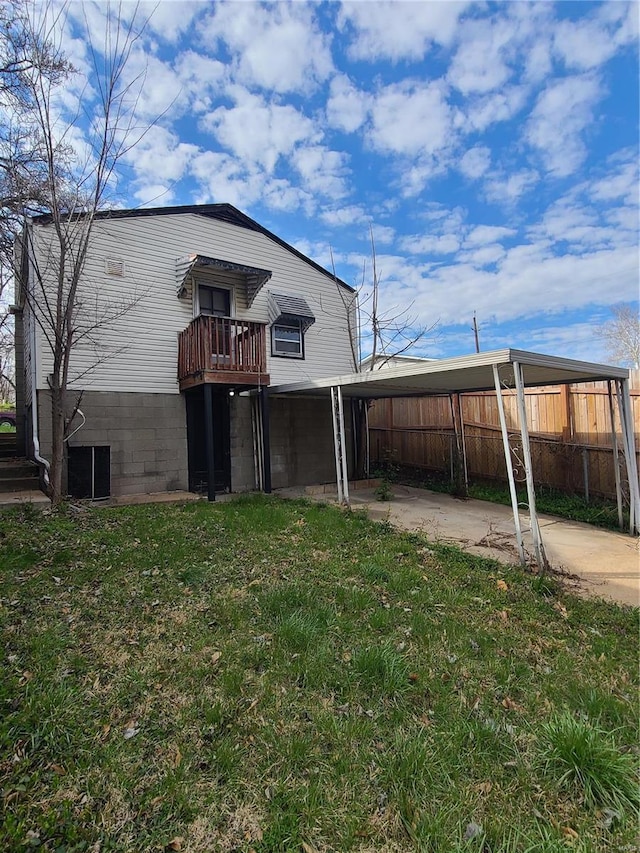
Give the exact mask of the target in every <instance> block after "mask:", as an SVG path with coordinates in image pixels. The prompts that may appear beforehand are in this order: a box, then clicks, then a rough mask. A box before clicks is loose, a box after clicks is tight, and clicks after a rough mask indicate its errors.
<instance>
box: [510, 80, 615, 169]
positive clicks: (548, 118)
mask: <svg viewBox="0 0 640 853" xmlns="http://www.w3.org/2000/svg"><path fill="white" fill-rule="evenodd" d="M601 95H602V88H601V86H600V84H599V83H598V81H597V79H596V78H595V77H590V76H584V75H583V76H578V77H564V78H562V79H559V80H553V81H552V82H550V83H549V85H548V86H547V87H546V88H545V89H544V91H543V92H541V94H540V96H539V97H538V101H537V103H536V105H535V107H534V108H533V110H532V112H531V115H530V116H529V119H528V121H527V126H526V130H525V139H526V141H527V142H528V143H529V145H531V146H532V147H533V148H535V149H537V151H538V153H539V155H540V158H541V160H542V162H543V163H544V165H545V167H546V169H547V171H548V172H550V173H551V174H552V175H555V176H556V177H565V176H566V175H571V174H572V173H573V172H575V170H576V169H577V168H578V167H579V166H580V165H581V164H582V162H583V160H584V158H585V156H586V147H585V144H584V142H583V140H582V137H581V134H582V133H583V131H584V130H585V129H586V128H587V127H588V126H589V125H590V124H591V123H592V121H593V107H594V106H595V104H596V102H597V101H598V99H599V98H600V97H601Z"/></svg>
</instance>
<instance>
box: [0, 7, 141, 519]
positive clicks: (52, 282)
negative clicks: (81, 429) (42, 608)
mask: <svg viewBox="0 0 640 853" xmlns="http://www.w3.org/2000/svg"><path fill="white" fill-rule="evenodd" d="M57 8H58V7H54V6H53V4H44V6H36V5H35V4H34V5H30V6H29V7H28V11H27V14H25V15H24V16H23V17H22V18H21V21H20V26H21V27H22V28H23V30H24V32H23V34H22V36H21V39H22V40H23V41H24V42H25V43H27V44H29V45H32V47H33V53H32V61H31V62H30V63H28V64H25V65H24V66H22V67H21V68H20V72H19V75H20V79H19V86H18V87H17V88H18V89H19V90H20V98H21V100H22V104H23V105H24V106H23V113H22V116H21V120H20V123H21V127H22V128H23V140H24V139H27V140H29V143H30V145H31V146H32V151H33V156H32V157H31V159H30V160H29V161H28V165H27V167H26V176H27V178H29V179H31V181H29V180H27V181H26V183H24V184H21V181H20V170H19V167H18V166H16V165H15V164H12V165H11V166H10V167H9V175H8V179H9V181H10V182H11V183H12V185H16V186H17V187H18V192H17V198H16V199H15V200H14V201H13V202H12V203H11V204H10V205H7V207H8V208H9V209H10V211H11V213H12V215H14V216H18V217H19V218H20V219H21V220H22V222H23V223H24V229H23V233H22V238H21V239H22V242H23V246H24V254H25V256H26V258H27V263H26V269H22V268H21V269H20V274H21V276H22V280H21V287H22V293H23V296H24V299H25V301H26V304H27V306H28V309H29V311H30V314H31V316H32V318H33V320H34V321H35V323H36V324H37V326H38V327H39V329H40V332H41V335H42V338H43V340H44V341H45V342H46V345H47V346H48V349H49V350H50V356H51V366H50V372H49V374H48V384H49V391H50V397H51V421H52V448H51V464H50V471H49V475H48V481H49V482H48V493H49V496H50V498H51V500H52V502H54V503H58V502H59V501H60V500H61V499H62V497H63V468H64V458H65V453H64V451H65V439H66V438H67V435H68V433H69V432H70V424H71V420H72V419H73V417H74V415H75V412H76V410H77V407H78V403H79V401H78V399H77V398H76V400H75V402H72V401H71V400H70V392H69V383H70V381H71V379H72V378H73V379H74V380H75V381H77V380H78V378H79V377H78V375H75V376H74V375H73V374H72V369H71V368H72V355H73V353H74V352H75V351H76V350H77V349H78V348H79V347H87V346H93V347H94V348H95V349H96V361H95V363H97V362H99V361H100V360H101V359H102V358H103V357H105V355H104V354H100V353H99V352H98V347H99V338H100V330H101V329H102V328H104V326H105V325H106V324H108V323H110V322H112V321H114V320H115V319H117V318H118V317H120V316H122V314H123V313H124V312H125V311H126V310H128V309H129V308H130V307H131V305H133V304H135V301H136V300H135V299H134V300H132V301H131V302H130V303H129V304H123V305H117V306H113V305H108V304H105V303H104V302H102V301H101V299H100V294H99V293H98V292H97V291H94V292H91V288H90V287H89V289H87V281H86V277H85V276H84V271H85V265H86V260H87V253H88V250H89V245H90V240H91V236H92V232H93V229H94V224H95V222H96V217H97V214H98V213H99V212H100V211H101V210H102V209H103V208H105V207H107V205H108V202H109V194H110V191H111V190H112V187H113V184H114V182H115V177H116V174H117V168H118V165H119V164H120V163H121V161H122V160H123V158H124V157H125V156H126V155H127V153H128V152H129V151H130V150H131V148H132V147H133V146H134V145H135V144H136V143H137V142H138V141H139V140H140V139H141V138H142V136H144V134H145V133H146V131H147V130H148V128H149V125H147V126H146V127H145V128H143V129H140V128H138V127H137V126H136V107H137V101H138V96H139V93H140V89H141V86H142V84H143V82H144V74H141V75H138V76H136V77H134V78H133V79H127V66H128V65H129V64H130V60H131V58H132V54H133V51H134V48H135V46H136V44H137V42H138V40H139V39H140V37H141V34H142V32H143V31H144V27H145V25H146V21H142V22H140V21H139V20H138V14H137V12H138V10H137V7H135V8H134V9H133V11H131V7H130V6H129V7H128V8H127V12H128V13H129V14H128V17H125V15H124V12H123V9H124V7H123V6H122V5H119V6H117V7H111V6H107V7H106V11H105V18H104V33H103V34H102V35H103V36H104V41H103V43H101V44H100V45H97V44H96V43H95V42H94V41H93V40H92V38H91V32H90V28H89V27H88V22H87V21H86V20H85V26H86V30H87V36H88V56H89V62H90V66H91V68H90V76H91V87H92V88H91V90H90V89H89V83H87V86H86V88H85V89H84V90H83V91H81V92H80V94H79V97H78V99H77V108H76V111H75V112H74V113H73V114H71V115H68V113H66V112H65V108H64V106H63V105H61V103H60V94H61V93H60V86H59V84H60V77H59V75H58V76H56V74H51V73H47V71H46V69H49V68H51V67H52V65H51V57H54V58H55V63H54V64H53V68H59V69H61V73H65V74H71V73H72V70H71V69H70V67H69V66H68V64H66V61H65V58H64V55H63V52H62V50H61V49H60V46H59V45H60V42H59V40H58V38H59V37H58V36H57V33H58V32H59V31H60V28H61V27H62V26H63V25H64V23H65V16H66V14H67V13H68V8H67V7H64V6H63V7H62V9H61V10H59V11H57V12H56V11H55V9H57ZM43 69H44V71H43ZM63 116H64V117H65V120H64V121H63V120H62V117H63ZM78 127H82V128H83V130H84V140H83V146H82V150H78V147H77V146H76V145H74V144H73V143H72V140H73V138H74V137H73V133H74V131H76V130H77V128H78ZM19 150H20V151H23V150H24V146H23V147H21V148H20V149H19ZM35 190H37V192H35ZM34 213H37V214H38V222H37V225H35V226H34V224H33V223H32V222H31V221H30V216H32V215H33V214H34Z"/></svg>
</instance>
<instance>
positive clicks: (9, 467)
mask: <svg viewBox="0 0 640 853" xmlns="http://www.w3.org/2000/svg"><path fill="white" fill-rule="evenodd" d="M38 485H39V477H38V466H37V465H35V464H34V463H33V462H30V461H29V460H28V459H25V458H24V457H16V456H12V457H5V458H3V459H2V458H0V495H2V494H6V493H8V492H25V491H31V490H33V489H37V488H38Z"/></svg>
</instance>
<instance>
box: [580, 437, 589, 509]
mask: <svg viewBox="0 0 640 853" xmlns="http://www.w3.org/2000/svg"><path fill="white" fill-rule="evenodd" d="M582 479H583V481H584V499H585V501H586V502H587V503H589V451H588V450H587V448H586V447H583V448H582Z"/></svg>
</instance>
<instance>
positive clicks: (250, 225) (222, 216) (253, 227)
mask: <svg viewBox="0 0 640 853" xmlns="http://www.w3.org/2000/svg"><path fill="white" fill-rule="evenodd" d="M184 213H187V214H188V213H190V214H195V215H197V216H206V217H208V218H209V219H216V220H218V221H219V222H227V223H228V224H230V225H236V226H238V227H239V228H246V229H247V230H248V231H256V232H258V233H259V234H264V236H265V237H268V238H269V240H273V241H274V242H275V243H277V244H278V245H279V246H282V247H283V248H284V249H286V250H287V251H288V252H291V253H292V254H294V255H295V256H296V257H298V258H300V260H302V261H304V262H305V263H307V264H309V265H310V266H312V267H313V268H314V269H315V270H317V271H318V272H320V273H322V274H323V275H326V276H328V277H329V278H330V279H331V280H332V281H335V282H336V284H339V285H340V286H341V287H344V288H346V289H347V290H349V291H351V292H352V293H354V292H355V288H354V287H352V286H351V285H350V284H347V283H346V281H342V279H340V278H338V277H337V276H335V275H334V274H333V273H332V272H329V270H327V269H325V268H324V267H323V266H321V265H320V264H318V263H316V262H315V261H313V260H311V258H308V257H307V256H306V255H303V254H302V252H300V251H298V249H296V248H294V247H293V246H291V245H290V244H289V243H287V242H286V241H285V240H283V239H282V238H281V237H278V235H277V234H274V233H273V231H269V229H268V228H265V227H264V226H263V225H260V223H259V222H256V221H255V219H251V217H250V216H247V215H246V213H243V212H242V211H241V210H238V208H237V207H234V206H233V205H232V204H227V203H223V204H186V205H179V206H174V207H140V208H134V209H131V210H101V211H98V213H96V214H95V218H96V219H129V218H132V217H140V216H176V215H180V214H184ZM32 221H33V222H37V223H40V224H42V225H47V224H49V223H50V222H51V216H50V215H49V214H47V213H43V214H41V215H40V216H34V217H33V218H32Z"/></svg>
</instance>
